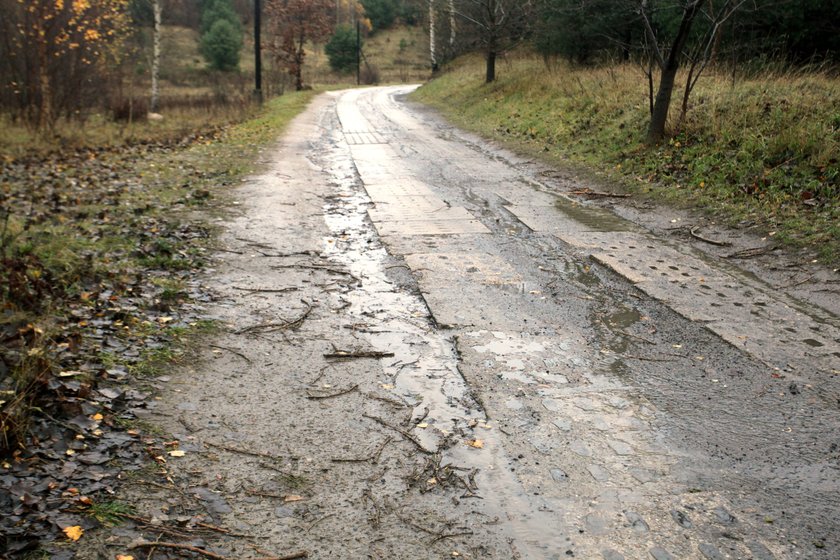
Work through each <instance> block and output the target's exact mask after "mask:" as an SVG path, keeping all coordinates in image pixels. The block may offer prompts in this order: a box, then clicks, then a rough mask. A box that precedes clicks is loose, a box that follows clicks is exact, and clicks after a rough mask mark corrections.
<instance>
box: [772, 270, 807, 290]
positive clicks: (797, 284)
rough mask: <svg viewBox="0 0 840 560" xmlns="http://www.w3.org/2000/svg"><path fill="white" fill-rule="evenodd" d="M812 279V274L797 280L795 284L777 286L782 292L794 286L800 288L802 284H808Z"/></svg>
mask: <svg viewBox="0 0 840 560" xmlns="http://www.w3.org/2000/svg"><path fill="white" fill-rule="evenodd" d="M813 277H814V274H809V275H808V276H806V277H805V278H804V279H803V280H799V281H797V282H792V283H789V284H784V285H782V286H779V289H780V290H784V289H786V288H794V287H796V286H801V285H802V284H804V283H805V282H808V281H809V280H810V279H811V278H813Z"/></svg>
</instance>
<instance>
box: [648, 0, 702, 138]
mask: <svg viewBox="0 0 840 560" xmlns="http://www.w3.org/2000/svg"><path fill="white" fill-rule="evenodd" d="M699 4H700V0H688V3H687V4H686V6H685V8H684V9H683V15H682V20H681V21H680V27H679V29H677V34H676V35H675V36H674V41H673V43H672V44H671V49H670V51H669V52H668V59H667V60H665V61H664V64H663V65H662V66H661V69H662V74H661V76H660V78H659V89H658V90H657V92H656V100H655V101H654V103H653V112H652V114H651V117H650V126H649V127H648V133H647V141H648V143H649V144H656V143H657V142H659V141H660V140H662V139H663V138H664V137H665V124H666V123H667V121H668V109H669V108H670V107H671V95H672V94H673V93H674V81H675V80H676V77H677V70H679V67H680V56H681V55H682V50H683V48H684V47H685V44H686V42H687V41H688V36H689V35H690V33H691V26H692V24H693V23H694V17H695V16H696V15H697V10H698V7H699Z"/></svg>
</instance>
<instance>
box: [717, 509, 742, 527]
mask: <svg viewBox="0 0 840 560" xmlns="http://www.w3.org/2000/svg"><path fill="white" fill-rule="evenodd" d="M715 517H717V518H718V519H719V520H720V522H721V523H726V524H727V525H730V524H732V523H735V521H737V520H736V519H735V516H733V515H732V514H731V513H729V512H728V511H727V510H726V508H725V507H723V506H720V507H716V508H715Z"/></svg>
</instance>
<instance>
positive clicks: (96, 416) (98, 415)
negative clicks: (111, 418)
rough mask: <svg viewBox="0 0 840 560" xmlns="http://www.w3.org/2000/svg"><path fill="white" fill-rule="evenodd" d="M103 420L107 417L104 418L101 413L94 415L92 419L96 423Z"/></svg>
mask: <svg viewBox="0 0 840 560" xmlns="http://www.w3.org/2000/svg"><path fill="white" fill-rule="evenodd" d="M103 418H105V417H104V416H102V414H100V413H99V412H97V413H96V414H94V415H93V416H91V417H90V419H91V420H93V421H94V422H101V421H102V419H103Z"/></svg>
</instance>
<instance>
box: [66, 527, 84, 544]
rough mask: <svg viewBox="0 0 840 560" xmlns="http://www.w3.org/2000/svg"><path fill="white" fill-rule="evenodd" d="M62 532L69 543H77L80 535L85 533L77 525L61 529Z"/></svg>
mask: <svg viewBox="0 0 840 560" xmlns="http://www.w3.org/2000/svg"><path fill="white" fill-rule="evenodd" d="M62 531H64V534H65V535H67V538H68V539H70V540H71V541H77V540H79V539H81V538H82V535H83V534H84V532H85V531H84V529H82V528H81V527H79V526H78V525H73V526H72V527H65V528H64V529H62Z"/></svg>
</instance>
